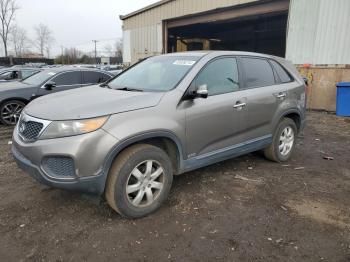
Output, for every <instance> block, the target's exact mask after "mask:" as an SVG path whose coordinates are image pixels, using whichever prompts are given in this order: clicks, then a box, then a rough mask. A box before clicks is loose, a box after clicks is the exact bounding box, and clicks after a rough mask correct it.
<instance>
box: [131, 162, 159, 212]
mask: <svg viewBox="0 0 350 262" xmlns="http://www.w3.org/2000/svg"><path fill="white" fill-rule="evenodd" d="M163 187H164V168H163V167H162V166H161V164H160V163H159V162H157V161H155V160H147V161H144V162H142V163H140V164H139V165H137V166H136V167H135V168H134V169H133V171H132V172H131V173H130V175H129V178H128V180H127V183H126V194H127V198H128V200H129V202H130V203H131V204H132V205H133V206H135V207H146V206H150V205H152V203H153V202H154V201H155V200H156V199H157V198H158V196H159V195H160V193H161V191H162V189H163Z"/></svg>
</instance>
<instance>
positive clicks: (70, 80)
mask: <svg viewBox="0 0 350 262" xmlns="http://www.w3.org/2000/svg"><path fill="white" fill-rule="evenodd" d="M52 81H54V82H55V83H56V85H58V86H65V85H80V84H81V72H80V71H75V72H66V73H61V74H60V75H58V76H56V77H54V78H53V79H52Z"/></svg>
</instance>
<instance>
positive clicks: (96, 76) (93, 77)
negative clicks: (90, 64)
mask: <svg viewBox="0 0 350 262" xmlns="http://www.w3.org/2000/svg"><path fill="white" fill-rule="evenodd" d="M110 78H111V77H110V76H109V75H107V74H104V73H101V72H94V71H84V72H83V79H84V80H83V83H84V84H98V83H103V82H106V81H107V80H108V79H110Z"/></svg>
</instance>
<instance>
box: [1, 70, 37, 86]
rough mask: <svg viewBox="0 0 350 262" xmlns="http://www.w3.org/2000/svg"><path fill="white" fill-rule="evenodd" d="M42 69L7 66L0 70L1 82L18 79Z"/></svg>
mask: <svg viewBox="0 0 350 262" xmlns="http://www.w3.org/2000/svg"><path fill="white" fill-rule="evenodd" d="M40 71H41V69H40V68H6V69H1V70H0V83H1V82H9V81H18V80H22V79H25V78H27V77H30V76H32V75H34V74H36V73H39V72H40Z"/></svg>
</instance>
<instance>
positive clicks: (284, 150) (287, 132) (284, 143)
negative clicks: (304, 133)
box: [278, 126, 294, 156]
mask: <svg viewBox="0 0 350 262" xmlns="http://www.w3.org/2000/svg"><path fill="white" fill-rule="evenodd" d="M293 144H294V131H293V128H292V127H290V126H287V127H286V128H284V129H283V131H282V133H281V136H280V139H279V146H278V149H279V152H280V153H281V155H282V156H286V155H288V154H289V153H290V151H291V150H292V148H293Z"/></svg>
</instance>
